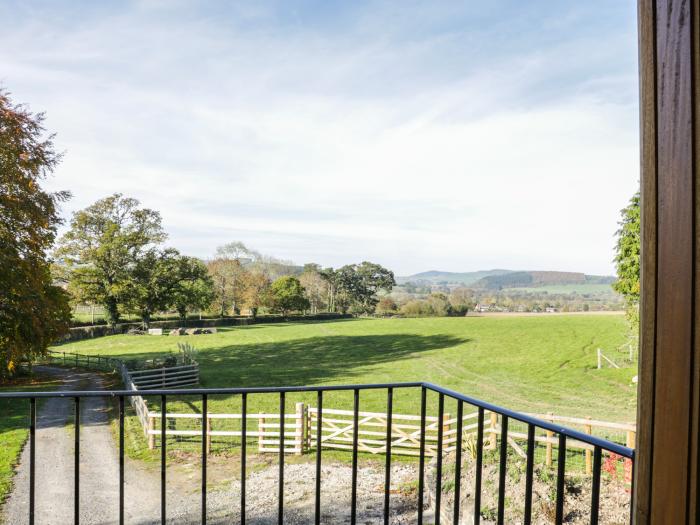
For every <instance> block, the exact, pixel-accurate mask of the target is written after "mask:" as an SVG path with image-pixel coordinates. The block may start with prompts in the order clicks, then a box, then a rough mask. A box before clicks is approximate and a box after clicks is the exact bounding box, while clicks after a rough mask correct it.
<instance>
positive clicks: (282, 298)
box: [269, 275, 309, 315]
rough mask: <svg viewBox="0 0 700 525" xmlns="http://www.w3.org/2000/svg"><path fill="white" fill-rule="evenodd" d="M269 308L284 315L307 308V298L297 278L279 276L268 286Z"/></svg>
mask: <svg viewBox="0 0 700 525" xmlns="http://www.w3.org/2000/svg"><path fill="white" fill-rule="evenodd" d="M269 304H270V308H271V309H272V310H273V311H276V312H281V313H282V314H283V315H286V314H287V313H289V312H292V311H302V310H306V309H307V308H309V300H308V299H307V298H306V296H305V294H304V287H303V286H302V285H301V282H299V279H297V278H296V277H293V276H291V275H288V276H286V277H280V278H279V279H277V280H276V281H275V282H273V283H272V286H270V298H269Z"/></svg>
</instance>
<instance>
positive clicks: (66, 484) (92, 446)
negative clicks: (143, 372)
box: [0, 367, 417, 525]
mask: <svg viewBox="0 0 700 525" xmlns="http://www.w3.org/2000/svg"><path fill="white" fill-rule="evenodd" d="M37 368H38V369H40V371H41V372H42V373H45V374H52V375H56V376H59V377H61V379H62V386H61V387H60V390H101V389H103V388H104V382H103V379H102V378H101V377H100V376H99V375H95V374H90V373H86V372H80V371H75V370H66V369H61V368H56V367H37ZM107 408H108V407H107V404H106V401H105V400H104V399H100V398H89V399H87V398H86V399H83V400H81V428H80V442H81V446H80V522H81V523H82V524H94V525H98V524H99V525H106V524H112V523H117V518H118V494H119V488H118V480H119V464H118V451H117V447H116V444H115V441H114V436H113V435H112V432H111V429H110V426H109V420H108V414H107ZM36 435H37V447H36V506H35V523H36V524H37V525H46V524H51V525H54V524H64V523H72V522H73V496H74V486H73V482H74V479H73V478H74V475H73V451H74V439H75V434H74V429H73V400H71V399H49V400H47V401H46V402H45V403H44V404H43V405H41V408H40V410H39V413H38V415H37V433H36ZM416 470H417V469H416V468H415V465H413V464H407V463H396V464H394V466H393V469H392V496H391V498H392V523H399V524H404V523H413V522H415V517H416V503H415V500H416V497H415V494H406V493H404V492H401V491H399V490H398V488H400V487H402V486H408V485H409V484H410V483H411V482H412V481H415V480H416V476H417V472H416ZM277 472H278V469H277V466H276V465H271V466H268V467H264V468H262V469H260V470H258V471H256V472H251V473H250V474H249V477H248V481H247V483H248V485H247V487H248V488H247V501H248V504H247V514H246V517H247V522H248V523H250V524H255V525H259V524H267V523H277ZM314 479H315V465H314V463H313V462H304V463H298V464H291V463H290V464H288V465H286V467H285V523H291V524H301V523H313V510H314V486H315V485H314ZM350 479H351V472H350V466H349V465H347V464H345V463H338V462H333V463H331V462H329V463H327V464H324V465H323V473H322V495H321V496H322V506H323V520H322V521H323V523H333V524H335V523H338V524H341V523H349V519H350V512H349V508H350ZM383 483H384V471H383V469H382V468H381V467H379V466H378V464H377V462H371V463H366V464H364V463H362V464H361V466H360V470H359V475H358V523H361V524H370V523H380V522H381V517H382V509H383V501H384V499H383V498H384V495H383ZM199 486H200V483H199V476H198V475H197V474H193V473H191V474H190V475H186V474H185V473H183V471H182V469H178V468H169V469H168V494H167V501H168V522H169V523H178V524H190V523H192V524H194V523H199V522H200V516H201V514H200V494H199V491H198V488H199ZM207 499H208V505H207V507H208V508H207V512H208V517H209V520H208V522H209V523H213V524H219V523H221V524H223V523H237V522H238V520H239V519H240V509H239V506H238V504H239V501H240V484H239V481H238V480H237V479H231V480H229V481H227V482H225V483H220V484H217V487H216V489H210V490H209V491H208V495H207ZM125 501H126V504H125V522H126V523H132V524H138V525H146V524H155V523H160V476H159V471H158V470H157V469H155V470H154V468H153V467H152V466H150V467H148V466H145V465H143V464H141V463H139V462H137V461H131V460H129V459H127V460H126V463H125ZM28 507H29V447H28V446H27V447H25V449H24V450H23V452H22V455H21V458H20V464H19V467H18V469H17V474H16V476H15V479H14V489H13V491H12V493H11V494H10V497H9V498H8V500H7V501H6V503H5V505H4V508H3V509H2V513H0V522H4V523H5V524H7V525H10V524H11V525H20V524H25V523H28V521H29V520H28ZM3 520H4V521H3Z"/></svg>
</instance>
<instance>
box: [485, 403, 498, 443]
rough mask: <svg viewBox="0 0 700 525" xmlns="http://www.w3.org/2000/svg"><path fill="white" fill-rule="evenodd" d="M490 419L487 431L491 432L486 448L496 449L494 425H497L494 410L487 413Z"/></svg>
mask: <svg viewBox="0 0 700 525" xmlns="http://www.w3.org/2000/svg"><path fill="white" fill-rule="evenodd" d="M489 418H490V420H491V425H490V427H489V432H490V433H491V439H490V440H489V446H488V447H487V448H488V450H496V441H497V440H498V436H497V435H496V426H497V425H498V414H496V412H491V413H490V414H489Z"/></svg>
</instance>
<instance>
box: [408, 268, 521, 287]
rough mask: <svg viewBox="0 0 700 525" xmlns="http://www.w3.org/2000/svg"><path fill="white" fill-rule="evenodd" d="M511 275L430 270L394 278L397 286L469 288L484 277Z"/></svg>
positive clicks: (502, 271)
mask: <svg viewBox="0 0 700 525" xmlns="http://www.w3.org/2000/svg"><path fill="white" fill-rule="evenodd" d="M508 273H512V270H482V271H478V272H441V271H438V270H431V271H428V272H421V273H417V274H414V275H408V276H405V277H400V276H399V277H396V282H397V283H398V284H405V283H409V282H411V283H425V284H461V285H463V286H469V285H471V284H474V283H475V282H477V281H479V280H481V279H483V278H484V277H490V276H498V275H505V274H508Z"/></svg>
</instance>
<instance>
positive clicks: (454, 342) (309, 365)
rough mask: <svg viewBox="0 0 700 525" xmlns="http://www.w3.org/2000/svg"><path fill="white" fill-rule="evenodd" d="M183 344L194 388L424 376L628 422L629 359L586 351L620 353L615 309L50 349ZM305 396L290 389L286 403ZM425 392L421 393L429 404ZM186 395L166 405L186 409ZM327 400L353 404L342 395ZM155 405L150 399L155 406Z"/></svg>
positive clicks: (154, 352) (370, 403) (269, 329)
mask: <svg viewBox="0 0 700 525" xmlns="http://www.w3.org/2000/svg"><path fill="white" fill-rule="evenodd" d="M182 341H188V342H190V343H191V344H192V345H194V346H195V347H196V348H197V349H198V351H199V357H198V360H199V362H200V366H201V378H202V386H203V387H260V386H282V385H288V386H293V385H331V384H357V383H383V382H400V381H417V380H425V381H430V382H433V383H437V384H439V385H442V386H445V387H448V388H452V389H454V390H457V391H460V392H463V393H465V394H468V395H471V396H474V397H478V398H481V399H484V400H487V401H491V402H494V403H497V404H500V405H503V406H506V407H509V408H513V409H517V410H522V411H528V412H537V413H543V412H548V411H551V412H554V413H555V414H561V415H568V416H593V417H594V418H596V419H607V420H610V421H633V420H634V415H635V405H636V401H635V399H636V388H635V387H634V386H633V385H632V383H631V379H632V377H633V376H634V375H635V374H636V363H635V364H634V365H628V366H627V367H623V368H621V369H603V370H596V349H597V348H602V349H603V350H604V351H605V353H606V355H611V356H613V357H614V358H617V357H619V358H620V359H619V360H620V361H621V360H622V356H623V355H624V354H623V353H617V351H616V349H617V348H618V347H620V346H621V345H622V344H623V343H624V342H625V341H626V324H625V320H624V318H623V317H622V316H611V315H600V316H598V315H588V316H574V315H572V316H566V315H558V316H552V317H546V316H542V317H502V318H501V317H475V318H423V319H352V320H342V321H326V322H309V323H280V324H265V325H252V326H245V327H231V328H222V329H220V330H219V332H218V333H217V334H213V335H199V336H184V337H182V336H181V337H171V336H131V335H119V336H110V337H104V338H99V339H93V340H86V341H79V342H75V343H71V344H66V345H62V346H59V347H56V348H55V350H57V351H66V352H79V353H85V354H93V355H98V354H99V355H108V356H114V357H120V358H123V359H139V360H141V359H150V358H153V357H157V356H163V355H165V354H167V353H169V352H175V351H176V347H177V345H176V343H177V342H182ZM385 399H386V396H385V392H371V391H368V392H363V393H362V396H361V401H360V403H361V409H362V410H367V411H384V408H385ZM297 401H305V402H309V403H313V402H314V399H313V398H312V396H311V397H310V396H304V395H302V394H299V395H296V394H295V395H288V396H287V403H288V408H289V409H290V410H292V407H293V406H294V403H295V402H297ZM434 401H435V400H430V406H431V407H434V406H435V403H434ZM197 404H198V403H197V400H196V399H191V400H189V401H186V402H185V400H183V402H182V403H180V404H173V405H171V406H170V407H169V409H168V411H169V412H170V411H178V410H182V411H185V410H186V411H192V408H194V407H195V406H196V405H197ZM277 406H278V405H277V398H276V396H270V395H265V396H263V395H256V396H251V400H250V401H249V408H250V409H251V410H274V409H276V407H277ZM325 406H327V407H328V408H351V406H352V395H351V394H350V393H348V394H344V393H337V394H336V393H333V394H329V395H328V398H327V400H326V401H325ZM154 408H155V407H154ZM239 408H240V407H239V399H238V397H236V396H229V397H224V396H214V397H213V398H212V399H211V400H210V411H217V412H236V411H238V410H239ZM394 410H395V412H397V413H398V412H402V413H414V414H416V413H418V411H419V410H418V396H417V395H416V393H415V392H397V396H396V399H395V405H394Z"/></svg>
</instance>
